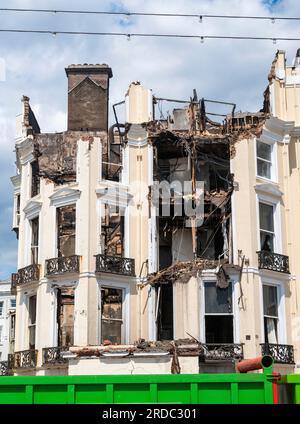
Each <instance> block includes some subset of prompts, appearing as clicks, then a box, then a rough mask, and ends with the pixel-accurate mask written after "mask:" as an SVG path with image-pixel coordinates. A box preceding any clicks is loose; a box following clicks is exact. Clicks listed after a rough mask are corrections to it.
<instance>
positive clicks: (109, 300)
mask: <svg viewBox="0 0 300 424" xmlns="http://www.w3.org/2000/svg"><path fill="white" fill-rule="evenodd" d="M104 340H109V341H110V342H111V343H114V344H121V343H122V342H123V290H122V289H115V288H110V287H102V288H101V343H103V342H104Z"/></svg>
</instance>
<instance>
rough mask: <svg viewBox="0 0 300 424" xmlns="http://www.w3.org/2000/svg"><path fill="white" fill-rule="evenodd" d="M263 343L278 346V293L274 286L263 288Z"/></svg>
mask: <svg viewBox="0 0 300 424" xmlns="http://www.w3.org/2000/svg"><path fill="white" fill-rule="evenodd" d="M263 299H264V330H265V343H274V344H278V321H279V319H278V293H277V287H276V286H269V285H264V286H263Z"/></svg>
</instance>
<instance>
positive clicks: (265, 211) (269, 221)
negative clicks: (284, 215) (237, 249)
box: [259, 202, 275, 252]
mask: <svg viewBox="0 0 300 424" xmlns="http://www.w3.org/2000/svg"><path fill="white" fill-rule="evenodd" d="M259 225H260V248H261V250H263V251H267V252H274V241H275V231H274V206H273V205H268V204H266V203H261V202H259Z"/></svg>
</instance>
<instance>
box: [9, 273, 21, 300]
mask: <svg viewBox="0 0 300 424" xmlns="http://www.w3.org/2000/svg"><path fill="white" fill-rule="evenodd" d="M18 280H19V274H17V273H14V274H11V286H10V291H11V294H12V295H16V294H17V285H18Z"/></svg>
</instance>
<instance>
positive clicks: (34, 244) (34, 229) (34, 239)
mask: <svg viewBox="0 0 300 424" xmlns="http://www.w3.org/2000/svg"><path fill="white" fill-rule="evenodd" d="M38 255H39V218H38V217H37V218H34V219H32V220H31V263H32V264H37V263H38Z"/></svg>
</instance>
